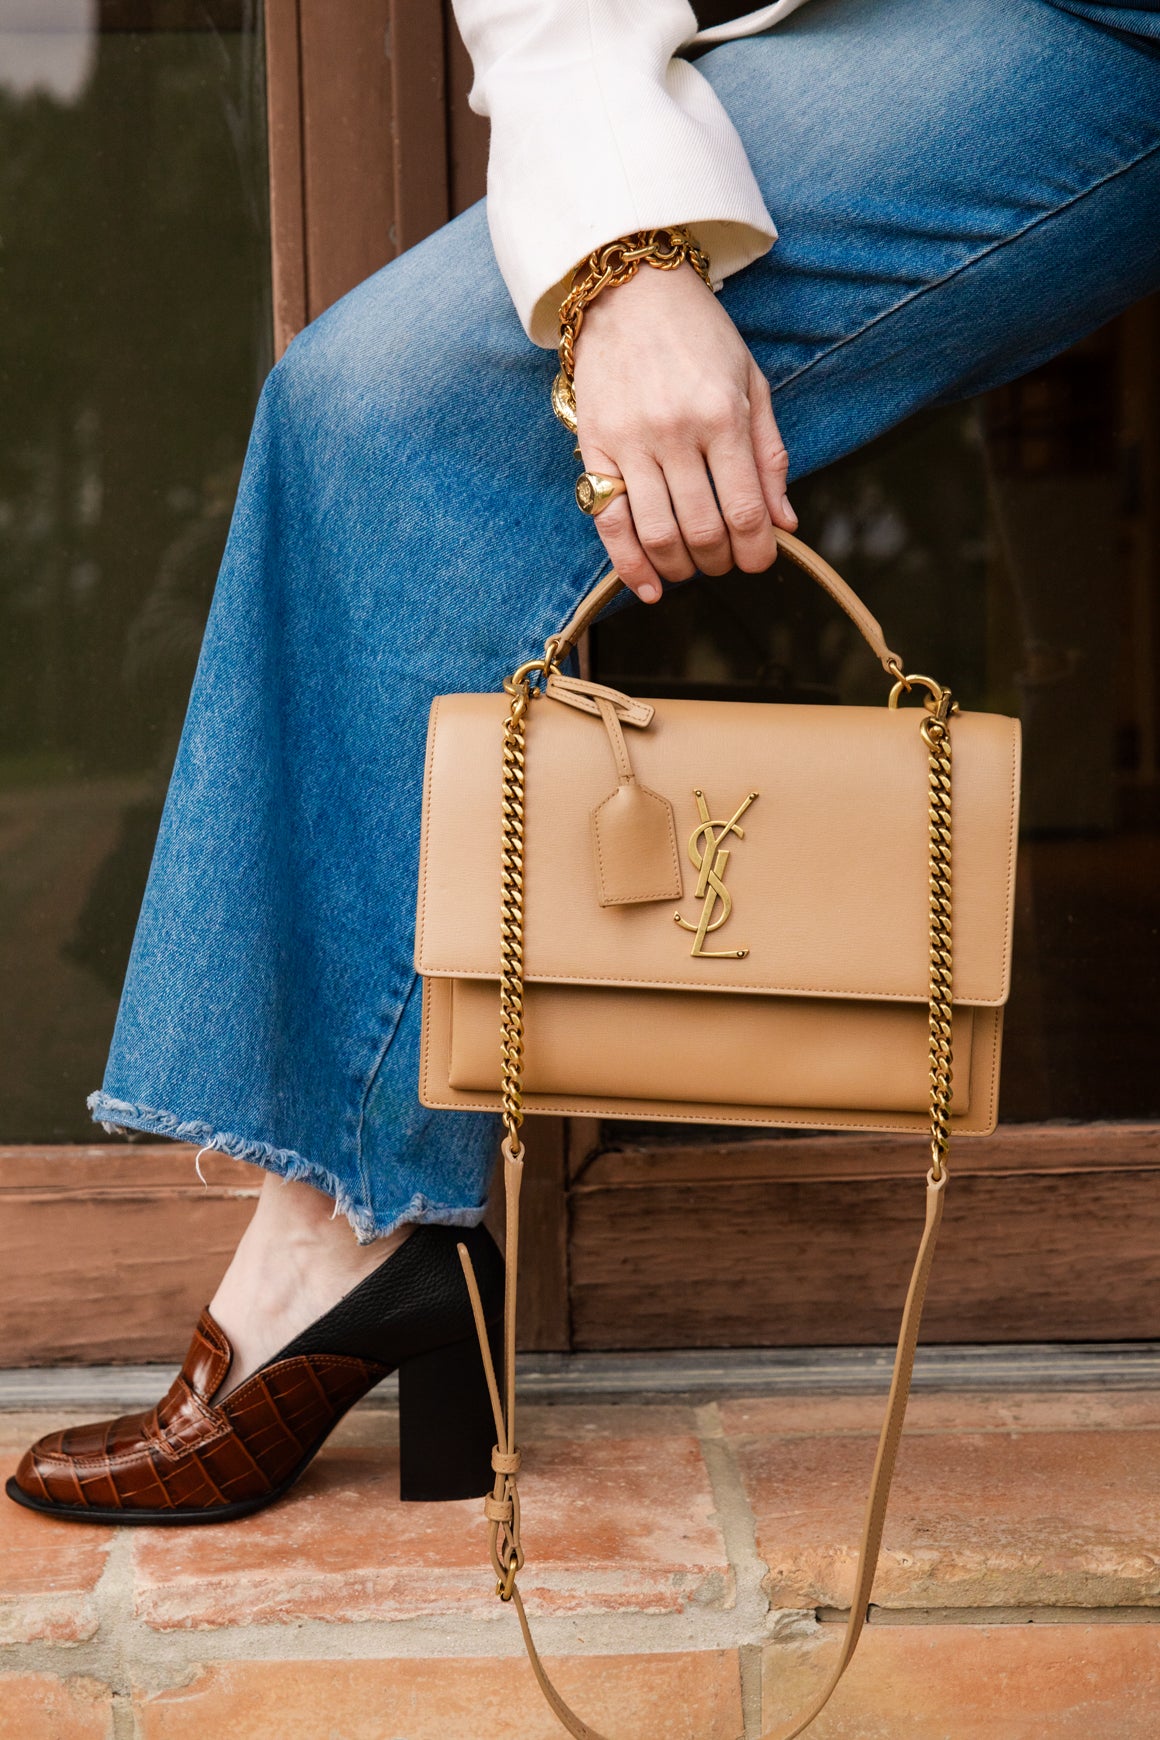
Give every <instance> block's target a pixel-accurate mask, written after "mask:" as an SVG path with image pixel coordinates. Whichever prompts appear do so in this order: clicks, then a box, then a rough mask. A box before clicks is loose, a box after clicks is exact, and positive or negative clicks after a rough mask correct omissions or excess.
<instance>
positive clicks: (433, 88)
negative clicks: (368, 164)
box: [390, 0, 451, 253]
mask: <svg viewBox="0 0 1160 1740" xmlns="http://www.w3.org/2000/svg"><path fill="white" fill-rule="evenodd" d="M390 10H391V22H390V30H391V36H390V42H391V52H390V66H391V104H392V110H393V137H394V205H395V242H396V248H397V251H398V252H399V253H402V251H403V250H404V249H405V248H411V247H414V245H415V243H416V242H421V241H422V240H423V237H424V236H429V235H430V234H431V232H432V230H437V229H438V228H439V226H440V224H445V223H446V222H447V219H448V218H449V217H450V216H451V211H450V206H449V202H448V180H447V97H448V92H447V67H446V61H445V49H446V43H445V39H444V20H443V12H442V9H441V8H440V7H438V6H432V5H425V6H416V5H415V3H414V0H391V9H390Z"/></svg>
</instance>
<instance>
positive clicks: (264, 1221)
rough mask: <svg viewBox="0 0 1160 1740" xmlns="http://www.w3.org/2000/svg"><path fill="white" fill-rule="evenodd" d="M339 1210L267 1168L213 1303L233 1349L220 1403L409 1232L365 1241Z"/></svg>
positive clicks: (220, 1390) (311, 1188) (219, 1392)
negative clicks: (359, 1241)
mask: <svg viewBox="0 0 1160 1740" xmlns="http://www.w3.org/2000/svg"><path fill="white" fill-rule="evenodd" d="M333 1211H334V1203H333V1201H332V1200H331V1198H330V1197H329V1196H325V1195H324V1194H323V1193H322V1191H320V1190H315V1188H314V1186H313V1185H311V1184H304V1183H302V1182H301V1181H300V1180H295V1181H294V1182H293V1183H289V1182H287V1180H286V1179H284V1178H279V1177H278V1176H277V1174H275V1173H272V1172H267V1174H266V1176H265V1178H264V1179H263V1181H262V1189H261V1192H260V1193H259V1196H258V1206H257V1208H256V1209H255V1210H254V1218H253V1220H251V1222H250V1224H249V1226H248V1227H247V1228H246V1230H245V1232H244V1233H243V1234H242V1237H241V1240H240V1242H239V1244H238V1248H237V1250H236V1251H235V1252H234V1255H233V1258H232V1260H231V1262H230V1266H229V1268H228V1269H227V1270H226V1272H225V1274H224V1275H223V1276H222V1280H221V1285H220V1286H219V1287H218V1290H217V1292H216V1293H215V1294H214V1296H213V1298H212V1300H211V1301H210V1310H211V1312H212V1313H213V1315H214V1318H215V1319H216V1320H217V1322H218V1323H220V1324H221V1326H222V1328H223V1329H224V1330H225V1332H226V1334H227V1335H228V1336H229V1338H230V1341H231V1342H232V1344H233V1349H234V1358H233V1363H232V1364H231V1366H230V1369H229V1371H228V1372H227V1373H226V1376H225V1378H224V1379H223V1381H222V1383H221V1385H220V1386H219V1388H218V1390H217V1392H216V1394H215V1395H214V1397H213V1400H214V1401H215V1402H221V1401H224V1399H225V1397H226V1396H228V1395H229V1393H230V1391H231V1390H235V1389H237V1387H238V1385H239V1384H240V1383H242V1382H244V1381H245V1379H246V1378H248V1377H249V1376H250V1375H251V1374H252V1373H253V1372H255V1371H257V1369H258V1367H259V1366H260V1365H264V1364H265V1362H266V1360H268V1359H270V1358H272V1356H273V1355H274V1354H276V1353H277V1352H278V1350H279V1349H280V1348H282V1347H284V1346H285V1345H286V1343H287V1342H288V1341H290V1340H292V1339H293V1337H294V1336H295V1335H298V1334H300V1333H301V1331H302V1330H303V1329H305V1328H306V1327H307V1325H308V1324H311V1323H313V1322H314V1321H315V1319H316V1318H318V1317H321V1316H322V1314H323V1312H324V1311H329V1310H330V1307H331V1306H332V1305H337V1303H338V1301H339V1300H340V1299H341V1298H342V1296H343V1294H344V1293H349V1292H350V1290H351V1288H352V1287H357V1286H358V1283H359V1282H360V1281H362V1280H364V1279H365V1278H366V1276H367V1275H369V1274H370V1273H371V1271H372V1269H377V1268H378V1267H379V1265H380V1264H381V1263H383V1262H385V1261H386V1259H387V1258H388V1257H389V1256H390V1255H391V1254H392V1252H394V1251H396V1250H398V1248H399V1246H400V1245H401V1244H402V1243H403V1241H404V1239H405V1238H406V1237H407V1235H408V1233H410V1231H411V1228H410V1227H409V1226H401V1227H399V1228H397V1229H396V1231H395V1232H393V1233H389V1234H388V1235H387V1237H386V1238H381V1239H376V1240H375V1242H374V1243H373V1244H369V1245H360V1244H359V1243H358V1242H357V1240H356V1239H355V1236H354V1232H353V1231H352V1229H351V1225H350V1222H349V1221H348V1220H347V1219H346V1218H345V1216H343V1215H337V1216H335V1217H334V1218H333V1219H332V1218H331V1216H332V1215H333Z"/></svg>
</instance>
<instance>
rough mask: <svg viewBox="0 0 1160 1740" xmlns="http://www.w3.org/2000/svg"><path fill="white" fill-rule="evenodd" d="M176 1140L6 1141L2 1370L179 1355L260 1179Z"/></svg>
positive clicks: (0, 1250)
mask: <svg viewBox="0 0 1160 1740" xmlns="http://www.w3.org/2000/svg"><path fill="white" fill-rule="evenodd" d="M194 1154H195V1150H194V1149H192V1148H187V1147H185V1146H184V1145H178V1144H175V1143H172V1142H165V1143H157V1144H153V1143H141V1144H139V1145H136V1144H135V1145H116V1146H114V1145H113V1144H108V1145H104V1146H101V1145H96V1144H94V1145H93V1146H91V1147H69V1148H56V1147H32V1148H3V1149H0V1270H2V1272H3V1274H4V1277H5V1285H4V1287H3V1289H0V1349H2V1353H0V1364H3V1365H5V1366H29V1365H62V1364H63V1365H100V1364H104V1363H106V1362H109V1363H121V1362H126V1363H134V1362H137V1361H142V1362H145V1361H153V1360H173V1361H177V1360H180V1359H181V1357H182V1355H183V1354H184V1352H185V1349H186V1347H187V1345H188V1343H189V1337H190V1335H191V1334H192V1332H193V1326H194V1323H195V1322H196V1320H197V1315H198V1313H199V1311H200V1310H201V1308H202V1306H203V1305H205V1304H206V1303H207V1301H208V1300H209V1299H210V1298H211V1296H212V1294H213V1292H214V1290H215V1288H216V1286H217V1283H218V1280H219V1279H220V1277H221V1274H222V1271H223V1270H224V1269H225V1266H226V1264H227V1263H228V1261H229V1258H230V1254H231V1252H232V1251H233V1248H234V1246H235V1245H236V1244H237V1241H238V1239H239V1237H240V1236H241V1233H242V1231H243V1229H244V1228H245V1226H246V1223H247V1222H248V1220H249V1218H250V1215H251V1214H252V1212H253V1207H254V1200H255V1198H256V1195H257V1191H258V1186H259V1184H260V1182H261V1173H260V1172H259V1171H258V1170H257V1169H256V1168H254V1167H252V1166H246V1165H243V1164H242V1162H240V1161H235V1160H230V1159H227V1158H226V1156H224V1155H221V1154H206V1155H204V1157H203V1159H202V1163H201V1164H202V1171H203V1173H204V1175H205V1177H206V1179H207V1180H208V1188H207V1186H205V1185H203V1184H202V1183H201V1181H200V1179H199V1178H198V1176H197V1173H196V1171H195V1169H194Z"/></svg>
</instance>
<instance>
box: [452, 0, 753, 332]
mask: <svg viewBox="0 0 1160 1740" xmlns="http://www.w3.org/2000/svg"><path fill="white" fill-rule="evenodd" d="M454 10H455V15H456V19H457V21H458V23H459V28H460V30H461V32H462V34H463V39H464V42H465V43H466V45H467V50H468V53H469V54H470V55H471V60H472V66H473V71H474V75H475V78H474V83H473V85H472V88H471V92H470V94H469V97H468V101H469V102H470V104H471V107H472V108H473V109H474V110H475V111H476V113H477V114H481V115H487V116H489V117H490V120H491V152H490V157H489V161H488V177H487V214H488V223H489V226H490V229H491V238H492V243H493V246H494V248H495V253H496V258H497V260H498V262H499V269H500V271H501V272H502V273H503V276H504V279H505V281H506V283H507V286H508V288H509V290H510V291H511V295H512V300H513V301H514V303H515V305H516V309H517V311H518V313H519V316H520V319H521V320H522V322H523V324H524V328H525V330H526V331H527V333H528V336H529V337H530V338H531V339H532V340H533V342H534V343H536V344H540V345H544V346H546V347H547V348H548V349H552V348H554V347H555V344H556V341H557V338H558V327H557V319H556V315H557V310H558V308H559V305H560V302H561V300H562V299H563V296H564V294H565V292H566V290H567V286H568V280H569V278H570V275H571V272H572V269H573V267H574V266H575V265H576V264H577V262H578V261H580V260H582V259H583V258H584V256H585V255H586V254H588V253H590V252H591V251H592V249H593V248H595V247H598V246H599V245H600V244H601V243H602V242H608V241H612V240H613V239H614V238H615V237H616V236H621V235H624V234H626V233H627V232H628V231H630V230H641V229H653V228H655V227H656V226H658V225H662V224H670V223H684V224H688V225H689V226H690V228H691V229H692V230H693V231H694V232H695V234H696V236H697V239H698V241H699V242H700V243H701V245H702V247H704V248H705V250H706V251H707V253H708V255H709V259H710V263H711V265H712V269H713V278H714V281H715V282H718V283H719V282H720V281H721V280H722V279H724V278H726V277H728V275H729V274H730V273H731V272H736V271H738V270H739V269H740V268H741V267H742V266H747V265H748V264H749V262H750V261H751V260H755V259H757V258H758V256H759V255H761V254H764V253H766V252H767V251H768V249H769V248H770V246H771V245H772V243H773V242H774V241H775V240H776V238H777V230H776V229H775V227H774V224H773V219H772V218H771V217H770V215H769V212H768V211H767V210H766V207H765V201H764V200H763V198H762V195H761V190H760V189H759V187H758V185H757V182H756V180H755V178H754V175H753V171H752V169H751V168H750V166H749V160H748V158H747V157H746V155H745V148H744V146H743V145H742V143H741V140H740V139H739V137H738V135H737V132H736V130H735V128H734V126H733V123H732V122H731V121H730V119H729V116H728V115H727V114H726V112H725V110H724V108H723V107H722V106H721V104H720V102H719V101H718V99H717V96H716V94H715V92H714V91H713V89H712V88H711V86H710V85H709V83H708V81H707V80H706V79H704V78H702V76H701V74H700V73H699V72H698V71H697V70H696V67H695V66H693V65H691V64H690V63H689V62H687V61H684V60H679V59H674V56H675V54H676V52H677V50H678V49H679V48H680V47H681V45H682V44H684V43H688V42H690V41H691V40H692V39H693V37H694V36H695V35H696V33H697V21H696V18H695V16H694V14H693V10H692V7H691V6H689V5H688V4H687V3H686V0H454ZM774 10H775V11H780V10H781V8H774Z"/></svg>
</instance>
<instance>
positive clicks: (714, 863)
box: [673, 791, 760, 961]
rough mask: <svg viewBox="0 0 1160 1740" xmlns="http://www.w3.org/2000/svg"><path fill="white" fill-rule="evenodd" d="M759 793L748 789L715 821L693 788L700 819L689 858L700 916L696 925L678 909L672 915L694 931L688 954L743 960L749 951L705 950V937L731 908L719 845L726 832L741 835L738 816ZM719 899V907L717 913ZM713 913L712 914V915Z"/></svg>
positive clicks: (726, 850)
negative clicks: (729, 811) (723, 819)
mask: <svg viewBox="0 0 1160 1740" xmlns="http://www.w3.org/2000/svg"><path fill="white" fill-rule="evenodd" d="M759 795H760V794H759V793H757V792H755V791H751V792H750V794H749V796H748V797H747V798H746V799H745V800H744V802H743V803H741V804H739V805H738V807H737V808H736V809H735V810H734V812H733V814H732V815H731V816H730V818H729V820H728V821H727V822H715V821H714V820H713V818H712V816H711V815H710V814H709V806H708V804H707V803H706V802H705V794H704V792H703V791H695V792H694V793H693V796H694V797H695V798H696V800H697V809H698V811H699V812H700V816H701V820H700V822H699V823H698V825H697V826H696V827H695V828H694V829H693V831H692V833H691V834H690V835H689V857H690V859H691V860H692V862H693V865H694V866H695V868H696V870H697V887H696V891H695V892H696V898H697V899H698V900H699V901H701V902H702V906H701V917H700V921H699V923H697V924H690V923H689V921H688V919H686V918H682V917H681V915H680V913H679V912H675V913H674V914H673V917H674V918H675V919H676V921H677V923H678V924H679V925H680V927H681V929H682V930H691V931H695V932H696V934H695V936H694V937H693V947H692V951H691V952H692V953H693V954H694V955H699V956H702V957H703V958H707V959H712V960H720V961H743V960H744V959H745V957H746V955H747V954H748V953H749V950H748V949H707V948H706V947H705V938H706V937H707V936H709V935H710V933H711V932H713V931H715V930H720V929H721V926H722V925H723V924H724V923H725V920H726V919H727V918H728V917H729V914H730V913H731V912H732V911H733V896H732V895H731V894H730V892H729V890H728V889H727V888H726V886H725V867H726V865H727V864H728V862H729V848H728V847H727V846H723V845H722V844H721V842H722V840H726V839H728V837H729V835H730V834H736V835H737V838H738V839H739V840H743V839H744V838H745V829H744V828H742V827H739V826H738V823H739V822H740V820H741V818H742V816H743V815H744V814H745V812H746V810H747V809H748V808H749V806H750V804H751V803H752V802H753V800H754V798H756V797H758V796H759ZM718 902H720V906H721V910H720V912H717V904H718ZM714 913H716V914H717V915H716V917H714Z"/></svg>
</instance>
